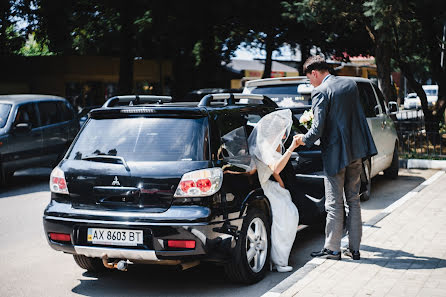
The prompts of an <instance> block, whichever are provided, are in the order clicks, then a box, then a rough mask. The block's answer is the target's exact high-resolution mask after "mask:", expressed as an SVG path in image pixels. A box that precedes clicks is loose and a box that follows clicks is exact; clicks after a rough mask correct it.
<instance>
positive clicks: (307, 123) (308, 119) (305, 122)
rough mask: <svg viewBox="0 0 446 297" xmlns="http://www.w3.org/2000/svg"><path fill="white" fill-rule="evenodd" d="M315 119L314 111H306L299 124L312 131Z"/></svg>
mask: <svg viewBox="0 0 446 297" xmlns="http://www.w3.org/2000/svg"><path fill="white" fill-rule="evenodd" d="M313 119H314V114H313V110H312V109H310V110H306V111H304V114H303V115H302V116H301V117H300V119H299V123H300V124H301V126H304V127H305V128H307V130H310V128H311V124H312V123H313Z"/></svg>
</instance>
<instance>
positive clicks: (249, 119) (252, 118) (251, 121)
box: [245, 113, 262, 137]
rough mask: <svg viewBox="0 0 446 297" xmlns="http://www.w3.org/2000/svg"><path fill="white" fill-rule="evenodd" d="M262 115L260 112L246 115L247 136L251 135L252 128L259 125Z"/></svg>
mask: <svg viewBox="0 0 446 297" xmlns="http://www.w3.org/2000/svg"><path fill="white" fill-rule="evenodd" d="M261 118H262V117H261V116H260V115H259V114H254V113H249V114H246V115H245V119H246V137H249V135H251V132H252V130H254V127H255V126H256V125H257V123H258V122H259V121H260V119H261Z"/></svg>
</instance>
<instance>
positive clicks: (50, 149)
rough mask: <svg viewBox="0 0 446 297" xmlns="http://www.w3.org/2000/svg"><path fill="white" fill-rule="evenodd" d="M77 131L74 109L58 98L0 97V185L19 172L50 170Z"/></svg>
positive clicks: (34, 96) (47, 96)
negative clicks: (33, 168)
mask: <svg viewBox="0 0 446 297" xmlns="http://www.w3.org/2000/svg"><path fill="white" fill-rule="evenodd" d="M78 131H79V122H78V119H77V117H76V113H75V112H74V108H73V106H72V105H71V104H70V103H69V102H68V101H67V100H66V99H64V98H62V97H57V96H50V95H34V94H33V95H2V96H0V184H7V183H8V181H9V180H10V178H11V177H12V176H13V174H14V172H15V171H17V170H20V169H25V168H31V167H54V166H55V165H56V164H57V163H58V162H59V161H60V160H61V159H62V157H63V156H64V155H65V153H66V151H67V149H68V147H69V146H70V144H71V142H72V141H73V139H74V138H75V137H76V134H77V133H78Z"/></svg>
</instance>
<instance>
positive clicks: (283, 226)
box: [248, 110, 299, 266]
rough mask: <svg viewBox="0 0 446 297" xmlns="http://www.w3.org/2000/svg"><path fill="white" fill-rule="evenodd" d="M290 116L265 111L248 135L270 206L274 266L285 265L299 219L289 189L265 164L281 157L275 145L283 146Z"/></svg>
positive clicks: (279, 112) (288, 128)
mask: <svg viewBox="0 0 446 297" xmlns="http://www.w3.org/2000/svg"><path fill="white" fill-rule="evenodd" d="M291 116H292V115H291V111H290V110H280V111H276V112H273V113H270V114H268V115H266V116H265V117H263V118H262V119H261V120H260V121H259V122H258V123H257V125H256V127H255V128H254V130H253V132H252V133H251V135H250V136H249V139H248V142H249V150H250V152H251V154H252V155H253V156H255V157H254V162H255V166H256V168H257V173H258V176H259V180H260V185H261V187H262V189H263V192H264V193H265V196H266V197H267V198H268V200H269V202H270V204H271V208H272V215H273V219H272V225H271V262H272V263H273V264H275V265H277V266H287V265H288V258H289V255H290V252H291V248H292V247H293V243H294V239H295V237H296V232H297V226H298V223H299V212H298V210H297V208H296V206H295V205H294V203H293V201H292V200H291V195H290V192H289V191H288V190H287V189H284V188H282V187H281V186H280V184H279V183H278V182H277V181H273V180H271V179H270V177H271V175H272V174H273V171H272V170H271V168H270V167H269V166H268V165H273V164H275V163H276V162H277V161H278V160H279V159H280V158H281V157H282V154H281V153H279V152H277V151H276V149H277V147H278V146H279V145H281V146H282V137H283V135H284V134H286V136H287V137H288V135H289V132H290V129H291V125H292V119H291ZM282 148H283V147H282Z"/></svg>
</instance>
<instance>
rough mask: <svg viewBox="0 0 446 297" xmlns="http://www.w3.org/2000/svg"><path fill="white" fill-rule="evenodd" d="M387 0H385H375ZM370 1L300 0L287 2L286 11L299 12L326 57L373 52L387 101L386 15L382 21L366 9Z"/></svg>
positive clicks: (391, 94) (387, 52) (388, 83)
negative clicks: (378, 20) (377, 21)
mask: <svg viewBox="0 0 446 297" xmlns="http://www.w3.org/2000/svg"><path fill="white" fill-rule="evenodd" d="M376 1H387V0H376ZM369 2H371V1H364V0H363V1H352V0H302V1H287V2H286V3H285V4H284V5H286V6H287V7H288V12H289V13H290V14H297V15H300V18H301V19H302V20H301V21H302V22H304V23H306V24H308V26H309V27H310V28H312V30H311V32H312V33H313V34H314V35H316V36H317V35H319V38H318V39H317V40H315V41H316V42H317V43H315V44H314V45H315V46H317V47H319V48H321V51H322V52H323V53H325V54H326V56H335V57H336V56H337V57H339V56H341V57H342V56H344V53H347V55H345V57H346V59H347V60H348V57H349V56H353V55H357V54H365V55H367V54H373V55H374V56H375V59H376V65H377V70H378V83H379V85H380V87H381V89H382V90H383V93H384V95H385V97H386V99H387V100H389V99H390V98H392V96H393V92H391V89H392V87H391V81H390V58H391V53H390V47H389V39H388V37H387V34H388V29H387V28H388V26H387V25H386V24H387V23H386V21H387V18H388V17H389V15H388V14H387V13H386V14H384V15H385V17H386V18H383V19H382V22H383V24H381V23H379V24H378V23H375V19H374V18H372V17H370V13H368V12H367V8H368V7H369V6H368V3H369Z"/></svg>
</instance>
